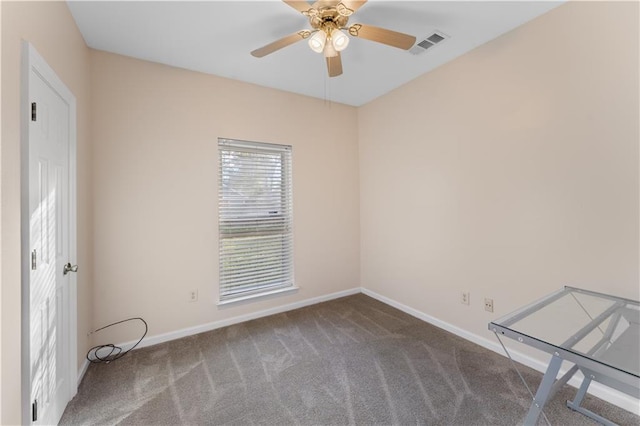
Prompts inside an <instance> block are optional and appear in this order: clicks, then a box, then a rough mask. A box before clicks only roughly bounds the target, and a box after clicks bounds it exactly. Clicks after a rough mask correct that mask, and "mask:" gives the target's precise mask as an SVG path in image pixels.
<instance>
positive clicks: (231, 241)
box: [218, 139, 293, 301]
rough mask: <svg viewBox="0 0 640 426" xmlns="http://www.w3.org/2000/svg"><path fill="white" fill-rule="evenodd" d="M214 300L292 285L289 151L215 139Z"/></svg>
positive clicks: (270, 146) (275, 146)
mask: <svg viewBox="0 0 640 426" xmlns="http://www.w3.org/2000/svg"><path fill="white" fill-rule="evenodd" d="M218 150H219V156H220V180H219V185H220V186H219V192H218V194H219V195H218V197H219V233H220V300H221V301H223V300H230V299H234V298H240V297H243V296H248V295H253V294H259V293H263V292H271V291H273V290H277V289H281V288H286V287H292V286H293V231H292V223H293V221H292V203H291V196H292V188H291V187H292V185H291V147H290V146H285V145H271V144H262V143H257V142H244V141H236V140H230V139H219V140H218Z"/></svg>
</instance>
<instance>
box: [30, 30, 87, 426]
mask: <svg viewBox="0 0 640 426" xmlns="http://www.w3.org/2000/svg"><path fill="white" fill-rule="evenodd" d="M32 70H33V71H35V72H37V73H38V74H40V76H41V77H42V78H43V79H44V80H45V81H46V82H47V83H48V84H49V86H50V87H51V88H52V89H53V90H54V91H56V92H57V93H58V95H60V97H61V98H62V99H63V100H64V101H65V102H66V103H67V104H68V105H69V222H70V224H69V225H70V226H69V257H70V259H69V260H68V261H69V262H72V263H75V262H76V261H77V256H78V251H77V198H76V197H77V194H76V188H77V141H76V131H77V129H76V98H75V96H74V95H73V93H72V92H71V91H70V90H69V89H68V88H67V86H66V85H65V84H64V83H63V82H62V80H60V78H59V77H58V76H57V75H56V73H55V71H54V70H53V69H52V68H51V67H50V66H49V65H48V64H47V62H46V61H45V60H44V58H43V57H42V56H41V55H40V54H39V53H38V51H37V50H36V49H35V47H33V45H32V44H31V43H29V42H28V41H25V40H23V41H22V69H21V97H20V101H21V104H20V111H21V114H20V130H21V131H20V135H21V136H20V239H21V249H20V258H21V265H20V267H21V287H22V290H21V296H22V302H21V308H22V315H21V345H20V348H21V377H22V380H21V383H22V392H21V398H22V404H21V405H22V424H31V423H32V421H31V354H30V352H31V340H30V338H31V336H30V334H31V333H30V330H31V324H30V315H31V309H30V308H31V306H30V305H31V304H30V275H31V272H30V266H31V259H30V244H31V243H30V241H31V239H30V232H29V227H30V226H29V224H30V218H29V148H30V147H29V122H30V117H31V102H30V89H29V78H30V73H31V71H32ZM69 275H70V277H69V301H68V303H69V305H68V306H65V307H63V308H64V309H67V310H68V312H69V330H68V333H69V348H68V355H69V356H68V360H66V361H67V362H68V366H69V368H68V372H69V376H68V377H67V383H68V385H69V387H70V389H69V395H70V398H73V397H74V396H75V395H76V393H77V392H78V350H77V348H78V326H77V321H78V302H77V300H78V293H77V285H78V282H77V274H69Z"/></svg>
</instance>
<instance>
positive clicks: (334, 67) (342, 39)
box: [251, 0, 416, 77]
mask: <svg viewBox="0 0 640 426" xmlns="http://www.w3.org/2000/svg"><path fill="white" fill-rule="evenodd" d="M283 1H284V2H285V3H286V4H288V5H289V6H291V7H292V8H294V9H295V10H297V11H298V12H300V13H302V14H303V15H304V16H306V17H307V18H309V24H310V25H311V27H312V28H313V29H312V30H302V31H298V32H297V33H293V34H290V35H288V36H286V37H283V38H281V39H279V40H276V41H274V42H272V43H269V44H267V45H266V46H263V47H261V48H259V49H256V50H254V51H253V52H251V54H252V55H253V56H255V57H256V58H262V57H263V56H266V55H268V54H270V53H273V52H275V51H276V50H280V49H282V48H283V47H287V46H289V45H290V44H293V43H295V42H297V41H300V40H303V39H307V38H308V39H309V47H310V48H311V50H313V51H314V52H317V53H323V54H324V57H325V58H326V61H327V69H328V71H329V77H336V76H339V75H340V74H342V59H341V58H340V52H341V51H343V50H344V49H345V48H346V47H347V45H348V44H349V37H348V36H347V35H346V34H345V32H344V31H347V32H348V33H349V35H350V36H352V37H360V38H364V39H367V40H371V41H375V42H378V43H383V44H386V45H389V46H393V47H397V48H400V49H404V50H408V49H410V48H411V47H412V46H413V44H414V43H415V42H416V38H415V37H414V36H410V35H407V34H403V33H399V32H396V31H391V30H387V29H384V28H379V27H374V26H372V25H364V24H353V25H350V26H347V23H348V22H349V17H350V16H351V15H352V14H353V13H354V12H355V11H356V10H358V9H359V8H360V7H361V6H362V5H363V4H365V3H366V2H367V0H318V1H316V2H315V3H313V4H312V5H311V4H309V3H308V2H306V1H302V0H293V1H287V0H283Z"/></svg>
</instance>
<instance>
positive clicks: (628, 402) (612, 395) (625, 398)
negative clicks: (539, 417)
mask: <svg viewBox="0 0 640 426" xmlns="http://www.w3.org/2000/svg"><path fill="white" fill-rule="evenodd" d="M362 293H364V294H366V295H367V296H370V297H373V298H374V299H377V300H379V301H380V302H382V303H385V304H387V305H389V306H393V307H394V308H396V309H399V310H401V311H403V312H406V313H407V314H409V315H411V316H414V317H416V318H418V319H421V320H422V321H425V322H428V323H429V324H432V325H434V326H436V327H438V328H441V329H443V330H446V331H448V332H450V333H453V334H455V335H457V336H460V337H462V338H463V339H466V340H469V341H470V342H473V343H475V344H477V345H480V346H482V347H484V348H487V349H489V350H491V351H493V352H496V353H498V354H500V355H502V356H504V357H506V354H505V353H504V350H503V349H502V346H500V345H499V344H498V343H497V342H492V341H490V340H488V339H486V338H484V337H482V336H479V335H477V334H475V333H471V332H469V331H467V330H464V329H462V328H460V327H457V326H455V325H453V324H449V323H448V322H445V321H442V320H439V319H437V318H434V317H432V316H431V315H427V314H425V313H424V312H421V311H418V310H417V309H414V308H411V307H409V306H407V305H404V304H402V303H400V302H397V301H395V300H393V299H389V298H388V297H385V296H382V295H380V294H378V293H376V292H374V291H371V290H368V289H366V288H362ZM509 354H511V357H512V358H513V359H514V360H515V361H517V362H519V363H521V364H524V365H526V366H527V367H531V368H533V369H534V370H537V371H540V372H542V373H544V372H545V371H546V369H547V365H548V364H547V363H546V362H544V361H541V360H539V359H536V358H532V357H531V356H529V355H526V354H523V353H521V352H518V351H516V350H512V349H510V350H509ZM541 354H543V352H541ZM567 370H568V368H566V367H564V368H562V369H561V373H562V374H564V373H565V372H566V371H567ZM582 378H583V376H582V375H581V374H580V372H578V373H577V374H576V375H575V376H574V377H573V378H572V379H571V380H570V381H569V384H570V385H571V386H573V387H574V388H579V387H580V385H581V384H582ZM589 393H590V394H592V395H594V396H596V397H598V398H600V399H603V400H605V401H607V402H610V403H611V404H614V405H616V406H618V407H620V408H623V409H625V410H627V411H629V412H631V413H633V414H635V415H638V416H640V401H639V400H637V399H635V398H633V397H631V396H629V395H627V394H625V393H622V392H618V391H616V390H615V389H611V388H609V387H607V386H604V385H602V384H600V383H597V382H592V383H591V386H589Z"/></svg>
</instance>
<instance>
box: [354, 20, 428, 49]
mask: <svg viewBox="0 0 640 426" xmlns="http://www.w3.org/2000/svg"><path fill="white" fill-rule="evenodd" d="M349 34H351V35H352V36H354V37H360V38H364V39H367V40H371V41H376V42H378V43H383V44H387V45H389V46H393V47H397V48H399V49H404V50H409V49H411V46H413V44H414V43H415V42H416V38H415V37H414V36H411V35H408V34H404V33H399V32H397V31H391V30H387V29H385V28H380V27H374V26H372V25H363V24H354V25H352V26H350V27H349Z"/></svg>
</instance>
